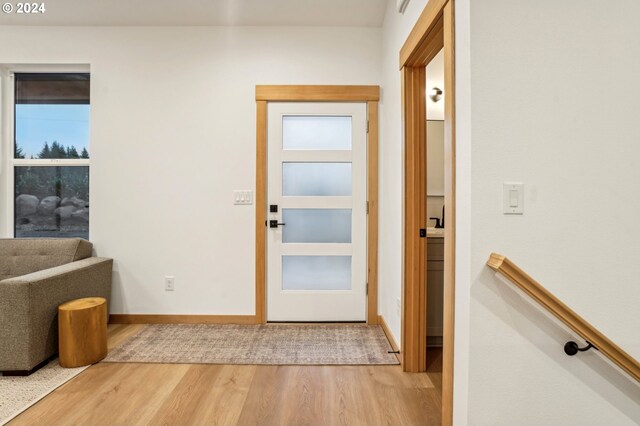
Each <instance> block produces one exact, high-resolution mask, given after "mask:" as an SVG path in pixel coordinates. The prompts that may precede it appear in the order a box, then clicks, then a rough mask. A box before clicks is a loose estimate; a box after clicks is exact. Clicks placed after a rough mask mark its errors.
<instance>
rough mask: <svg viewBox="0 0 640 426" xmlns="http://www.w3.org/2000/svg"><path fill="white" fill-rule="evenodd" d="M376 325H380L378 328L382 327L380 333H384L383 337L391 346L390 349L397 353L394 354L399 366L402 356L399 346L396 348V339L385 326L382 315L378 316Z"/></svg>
mask: <svg viewBox="0 0 640 426" xmlns="http://www.w3.org/2000/svg"><path fill="white" fill-rule="evenodd" d="M378 324H379V325H380V327H382V331H384V334H385V336H387V340H388V341H389V343H390V344H391V348H392V349H393V350H394V351H396V352H398V353H397V354H396V357H397V358H398V361H400V364H402V354H401V353H400V346H398V343H397V342H396V339H394V337H393V333H391V329H390V328H389V324H387V322H386V321H385V320H384V317H383V316H382V315H378Z"/></svg>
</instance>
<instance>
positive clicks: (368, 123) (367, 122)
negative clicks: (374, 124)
mask: <svg viewBox="0 0 640 426" xmlns="http://www.w3.org/2000/svg"><path fill="white" fill-rule="evenodd" d="M367 133H369V120H367Z"/></svg>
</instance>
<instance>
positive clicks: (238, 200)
mask: <svg viewBox="0 0 640 426" xmlns="http://www.w3.org/2000/svg"><path fill="white" fill-rule="evenodd" d="M233 204H235V205H247V204H253V191H233Z"/></svg>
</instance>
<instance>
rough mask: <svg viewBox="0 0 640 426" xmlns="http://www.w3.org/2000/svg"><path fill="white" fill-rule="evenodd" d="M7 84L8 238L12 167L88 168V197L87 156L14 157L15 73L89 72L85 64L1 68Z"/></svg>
mask: <svg viewBox="0 0 640 426" xmlns="http://www.w3.org/2000/svg"><path fill="white" fill-rule="evenodd" d="M5 71H6V73H7V74H6V75H7V77H8V78H7V82H8V84H6V85H4V87H5V89H7V90H6V93H5V95H6V96H3V101H4V103H5V105H6V114H5V117H6V126H5V129H6V131H4V132H3V133H4V134H6V140H7V141H8V142H5V143H3V145H4V146H3V148H4V152H6V153H7V155H6V156H5V157H6V158H5V159H4V161H3V163H4V164H3V168H4V170H6V186H5V191H6V198H7V200H6V201H7V206H6V218H7V219H6V224H5V226H6V230H7V233H8V235H10V238H16V228H15V198H16V194H15V172H16V171H15V168H16V167H25V166H30V167H52V166H53V167H55V166H72V167H88V168H89V198H91V153H89V158H77V159H76V158H73V159H71V158H59V159H58V158H50V159H39V158H34V159H31V158H20V159H18V158H15V148H16V147H15V143H16V140H15V132H16V118H15V113H16V110H15V105H16V104H15V101H16V100H15V85H16V81H15V74H20V73H42V74H47V73H49V74H51V73H56V74H65V73H69V74H71V73H89V74H91V71H90V66H89V65H64V64H60V65H19V66H12V67H7V68H5ZM89 105H91V93H90V94H89ZM89 125H91V112H89ZM89 146H91V131H90V132H89ZM88 235H89V236H90V235H91V216H89V230H88Z"/></svg>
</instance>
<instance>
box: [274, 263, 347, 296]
mask: <svg viewBox="0 0 640 426" xmlns="http://www.w3.org/2000/svg"><path fill="white" fill-rule="evenodd" d="M282 289H283V290H351V256H282Z"/></svg>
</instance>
